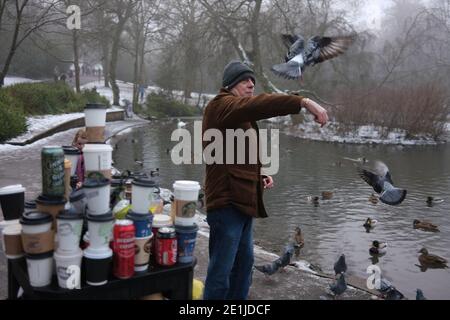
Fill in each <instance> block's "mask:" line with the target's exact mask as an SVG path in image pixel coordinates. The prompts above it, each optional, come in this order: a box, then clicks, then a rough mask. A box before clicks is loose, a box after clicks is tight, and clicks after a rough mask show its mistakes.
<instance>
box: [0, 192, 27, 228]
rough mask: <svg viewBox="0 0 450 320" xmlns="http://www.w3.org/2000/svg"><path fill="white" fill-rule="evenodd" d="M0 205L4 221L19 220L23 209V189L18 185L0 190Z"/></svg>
mask: <svg viewBox="0 0 450 320" xmlns="http://www.w3.org/2000/svg"><path fill="white" fill-rule="evenodd" d="M0 205H1V208H2V212H3V218H4V219H5V220H6V221H10V220H16V219H19V218H20V216H21V215H22V213H23V212H24V207H25V188H24V187H22V185H20V184H17V185H13V186H8V187H4V188H1V189H0Z"/></svg>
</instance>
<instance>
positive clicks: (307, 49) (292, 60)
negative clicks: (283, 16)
mask: <svg viewBox="0 0 450 320" xmlns="http://www.w3.org/2000/svg"><path fill="white" fill-rule="evenodd" d="M281 37H282V39H283V42H284V44H285V45H286V47H287V48H288V53H287V54H286V57H285V63H281V64H276V65H274V66H273V67H272V68H271V70H272V72H273V73H275V74H276V75H277V76H280V77H283V78H286V79H290V80H296V79H303V73H304V72H305V69H306V67H307V66H314V65H315V64H318V63H321V62H324V61H326V60H329V59H332V58H334V57H337V56H338V55H340V54H342V53H344V52H345V51H346V50H347V49H348V48H349V47H350V46H351V44H352V43H353V42H354V41H355V38H356V37H355V35H348V36H336V37H321V36H315V37H312V38H310V39H309V40H308V41H307V42H306V44H305V40H304V38H303V37H302V36H300V35H289V34H283V35H282V36H281Z"/></svg>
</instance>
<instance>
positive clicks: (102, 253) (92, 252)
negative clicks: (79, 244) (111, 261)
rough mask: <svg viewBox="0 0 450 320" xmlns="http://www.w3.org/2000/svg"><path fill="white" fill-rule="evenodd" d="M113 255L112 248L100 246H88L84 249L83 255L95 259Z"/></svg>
mask: <svg viewBox="0 0 450 320" xmlns="http://www.w3.org/2000/svg"><path fill="white" fill-rule="evenodd" d="M112 255H113V252H112V250H111V249H110V248H108V247H106V248H98V249H93V248H91V247H87V248H86V249H85V250H84V251H83V256H84V257H85V258H88V259H95V260H101V259H106V258H111V257H112Z"/></svg>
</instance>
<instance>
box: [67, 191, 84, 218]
mask: <svg viewBox="0 0 450 320" xmlns="http://www.w3.org/2000/svg"><path fill="white" fill-rule="evenodd" d="M69 201H70V205H71V206H72V208H73V209H74V211H75V212H76V213H80V214H83V215H84V214H86V206H87V198H86V194H85V193H84V189H79V190H76V191H73V192H72V193H71V194H70V196H69Z"/></svg>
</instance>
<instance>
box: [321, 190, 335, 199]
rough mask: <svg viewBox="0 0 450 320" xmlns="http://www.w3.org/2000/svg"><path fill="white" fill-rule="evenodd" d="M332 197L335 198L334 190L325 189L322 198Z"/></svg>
mask: <svg viewBox="0 0 450 320" xmlns="http://www.w3.org/2000/svg"><path fill="white" fill-rule="evenodd" d="M331 198H333V192H332V191H323V192H322V200H330V199H331Z"/></svg>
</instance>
